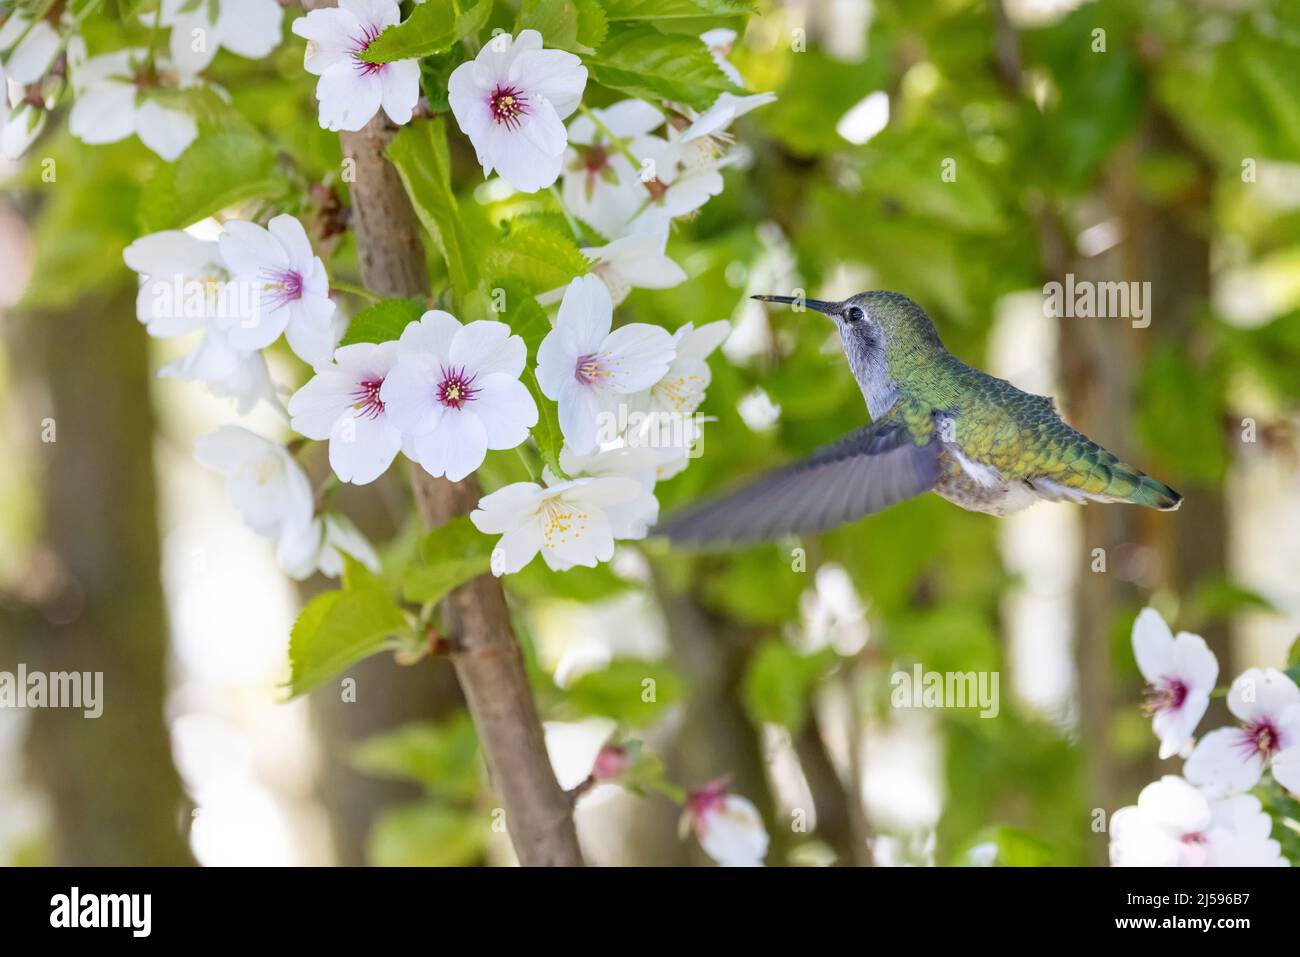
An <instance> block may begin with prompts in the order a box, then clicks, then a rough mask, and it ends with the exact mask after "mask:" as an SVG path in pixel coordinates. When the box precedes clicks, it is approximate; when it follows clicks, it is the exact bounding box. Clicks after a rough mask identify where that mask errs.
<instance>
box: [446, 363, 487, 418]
mask: <svg viewBox="0 0 1300 957" xmlns="http://www.w3.org/2000/svg"><path fill="white" fill-rule="evenodd" d="M477 378H478V376H477V374H474V375H466V373H465V367H464V366H461V367H460V368H459V369H457V368H455V367H454V366H453V367H452V368H450V369H443V370H442V381H441V382H439V383H438V389H437V397H438V401H439V402H441V403H442V404H443V405H445V406H446V407H447V408H449V409H463V408H464V407H465V403H466V402H472V401H473V400H474V397H475V396H476V395H478V391H479V390H478V389H476V388H475V387H474V380H475V379H477Z"/></svg>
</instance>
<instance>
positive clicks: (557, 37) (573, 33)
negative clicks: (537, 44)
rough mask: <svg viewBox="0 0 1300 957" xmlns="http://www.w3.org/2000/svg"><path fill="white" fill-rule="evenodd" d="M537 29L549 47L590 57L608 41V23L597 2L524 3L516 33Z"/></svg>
mask: <svg viewBox="0 0 1300 957" xmlns="http://www.w3.org/2000/svg"><path fill="white" fill-rule="evenodd" d="M520 30H536V31H537V32H538V33H540V34H541V35H542V39H543V40H544V41H545V44H546V46H548V47H558V48H559V49H562V50H569V51H572V52H574V53H582V54H588V53H593V52H595V48H596V47H597V46H599V45H600V43H602V42H603V41H604V39H605V35H606V33H607V32H608V31H609V24H608V23H607V22H606V20H605V11H604V10H603V9H602V8H601V6H600V5H599V4H598V3H597V2H596V0H524V2H523V4H522V5H521V6H520V7H519V16H518V17H517V18H516V19H515V33H516V34H518V33H519V31H520Z"/></svg>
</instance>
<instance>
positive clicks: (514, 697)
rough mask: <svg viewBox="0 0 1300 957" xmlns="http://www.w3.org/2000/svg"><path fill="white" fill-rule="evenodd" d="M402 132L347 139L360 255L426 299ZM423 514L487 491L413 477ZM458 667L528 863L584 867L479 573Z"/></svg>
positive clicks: (496, 600)
mask: <svg viewBox="0 0 1300 957" xmlns="http://www.w3.org/2000/svg"><path fill="white" fill-rule="evenodd" d="M394 132H395V128H394V127H393V126H392V124H391V123H389V122H388V120H387V119H386V118H385V117H384V116H383V115H382V114H380V115H377V116H376V117H375V118H374V119H372V120H371V121H370V122H369V123H368V124H367V125H366V126H365V128H364V129H362V130H360V131H359V132H356V133H346V132H345V133H341V134H340V138H341V140H342V143H343V153H344V156H346V157H347V158H348V159H351V160H352V161H354V162H355V164H356V170H355V171H356V180H355V182H353V183H352V212H353V219H352V221H353V224H354V225H355V228H356V239H357V257H358V259H359V261H360V264H361V278H362V280H363V282H364V283H365V285H366V287H367V288H369V289H370V290H371V291H373V292H377V293H379V294H381V295H383V296H425V295H428V292H429V273H428V267H427V265H426V263H425V258H424V255H425V254H424V244H423V242H422V241H421V237H420V225H419V221H418V220H417V219H416V216H415V211H414V209H412V208H411V203H410V200H409V199H408V197H407V195H406V190H405V188H404V187H403V186H402V181H401V178H400V177H399V176H398V175H397V170H396V169H394V168H393V166H392V165H391V164H390V163H389V162H388V161H387V160H386V159H385V158H384V149H385V148H386V147H387V145H388V142H389V140H390V139H391V138H392V136H393V133H394ZM411 474H412V484H413V486H414V489H415V497H416V502H417V504H418V506H419V510H420V516H421V518H422V519H423V520H424V522H425V524H426V525H428V526H429V527H430V528H434V527H437V526H439V525H442V524H445V523H446V522H448V521H450V520H451V519H453V518H455V517H456V516H458V515H463V514H465V513H466V512H468V511H469V510H470V509H472V508H473V507H474V506H475V505H476V504H477V503H478V500H479V496H480V495H481V491H480V489H479V485H478V481H477V480H476V479H475V478H474V477H473V476H470V477H469V478H468V479H466V480H465V481H463V482H458V483H453V482H448V481H446V480H445V479H435V478H433V477H431V476H430V475H429V474H428V473H427V472H425V471H424V470H423V469H420V468H419V467H413V468H412V470H411ZM443 613H444V616H445V618H446V625H447V631H448V633H449V637H451V638H453V639H454V640H455V643H454V647H455V648H456V649H457V650H456V651H454V652H453V653H452V663H453V665H454V666H455V668H456V675H457V677H458V678H459V679H460V684H461V688H462V689H463V690H464V692H465V700H466V703H467V704H468V705H469V711H470V715H471V717H473V719H474V726H475V728H476V729H477V730H478V736H479V740H480V742H481V743H482V746H483V753H484V755H485V756H486V758H487V764H488V771H489V773H490V774H491V776H492V781H493V785H494V787H495V788H496V789H497V791H498V793H499V794H500V796H501V801H502V803H503V805H504V807H505V812H506V826H507V828H508V829H509V831H510V839H511V841H512V842H513V843H514V847H515V852H516V853H517V854H518V856H519V862H520V863H521V864H523V865H525V866H530V867H531V866H571V867H572V866H581V865H582V855H581V852H580V851H579V848H578V838H577V833H576V831H575V830H574V827H573V806H572V803H571V802H570V801H569V799H568V797H567V796H566V795H565V793H564V792H563V791H562V790H561V789H560V786H559V784H558V783H557V782H556V780H555V772H554V771H553V770H552V768H551V762H550V758H549V757H548V756H547V753H546V742H545V739H544V737H543V734H542V725H541V722H540V720H538V717H537V709H536V707H535V705H534V703H533V695H532V690H531V689H530V688H529V685H528V675H527V672H526V671H525V670H524V662H523V655H522V654H521V652H520V649H519V643H518V641H517V640H516V638H515V634H514V629H513V628H512V627H511V624H510V613H509V609H508V608H507V607H506V599H505V593H504V592H503V591H502V588H501V585H500V583H499V582H498V581H496V579H494V578H492V577H491V576H488V575H483V576H480V577H479V578H476V579H474V580H473V581H471V582H467V583H466V584H464V585H462V586H461V587H460V588H457V589H456V590H455V591H453V592H452V593H451V595H450V596H448V598H447V599H446V600H445V601H444V603H443Z"/></svg>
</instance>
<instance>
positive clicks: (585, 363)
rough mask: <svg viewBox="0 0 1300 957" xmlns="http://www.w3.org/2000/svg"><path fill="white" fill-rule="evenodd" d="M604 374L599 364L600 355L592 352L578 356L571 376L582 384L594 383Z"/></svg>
mask: <svg viewBox="0 0 1300 957" xmlns="http://www.w3.org/2000/svg"><path fill="white" fill-rule="evenodd" d="M606 375H607V373H606V372H605V370H604V369H603V368H602V367H601V364H600V356H598V355H595V354H594V353H593V354H591V355H585V356H579V357H578V361H577V362H576V363H575V364H574V367H573V377H574V378H575V379H577V380H578V381H579V382H581V383H582V384H583V385H595V384H596V383H597V382H599V381H600V380H601V379H603V378H604V377H605V376H606Z"/></svg>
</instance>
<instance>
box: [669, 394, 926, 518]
mask: <svg viewBox="0 0 1300 957" xmlns="http://www.w3.org/2000/svg"><path fill="white" fill-rule="evenodd" d="M941 451H942V443H940V442H938V441H937V440H935V439H933V438H930V440H929V441H928V442H927V443H926V444H925V445H918V444H917V443H916V440H915V439H914V437H913V435H912V433H911V432H910V431H909V430H908V428H907V426H906V425H905V424H904V423H903V422H900V421H898V420H896V419H887V420H882V421H879V422H873V423H872V424H871V425H868V426H865V427H864V428H861V429H858V430H857V431H855V432H851V433H849V434H848V435H847V436H845V437H844V438H842V439H840V440H839V441H838V442H835V443H833V444H832V445H827V446H825V447H823V448H821V449H818V450H817V451H816V452H814V453H813V454H812V455H810V456H809V457H808V458H806V459H804V460H803V461H801V462H796V463H794V464H793V465H789V466H786V467H784V468H781V469H777V470H776V471H774V472H771V473H769V474H768V475H765V476H763V477H762V478H760V479H758V480H757V481H755V482H753V483H752V484H750V485H747V486H745V487H743V488H741V489H739V490H738V491H735V492H732V493H731V494H729V495H724V496H722V497H720V498H716V499H712V500H710V501H707V502H705V503H703V504H702V505H697V506H694V507H693V508H689V509H687V510H686V511H684V512H681V513H679V514H677V515H674V516H671V517H669V518H668V519H667V520H666V521H665V522H664V523H663V524H662V525H660V526H659V527H658V528H657V529H656V530H655V534H658V535H664V536H666V537H667V538H668V539H670V540H671V541H674V542H695V543H701V544H702V543H719V544H721V543H739V542H760V541H768V540H772V539H777V538H781V537H783V536H786V535H801V534H805V533H810V532H820V531H825V530H826V529H828V528H834V527H835V526H837V525H843V524H844V523H846V522H851V521H853V520H854V519H858V518H861V517H862V516H864V515H871V514H873V513H874V512H879V511H881V510H882V509H885V508H888V507H889V506H890V505H893V504H895V503H897V502H901V501H903V500H904V499H908V498H911V497H912V496H914V495H920V494H921V493H922V492H925V491H928V490H930V489H931V488H933V487H934V485H935V482H936V481H937V480H938V478H939V473H940V466H939V455H940V453H941Z"/></svg>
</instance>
